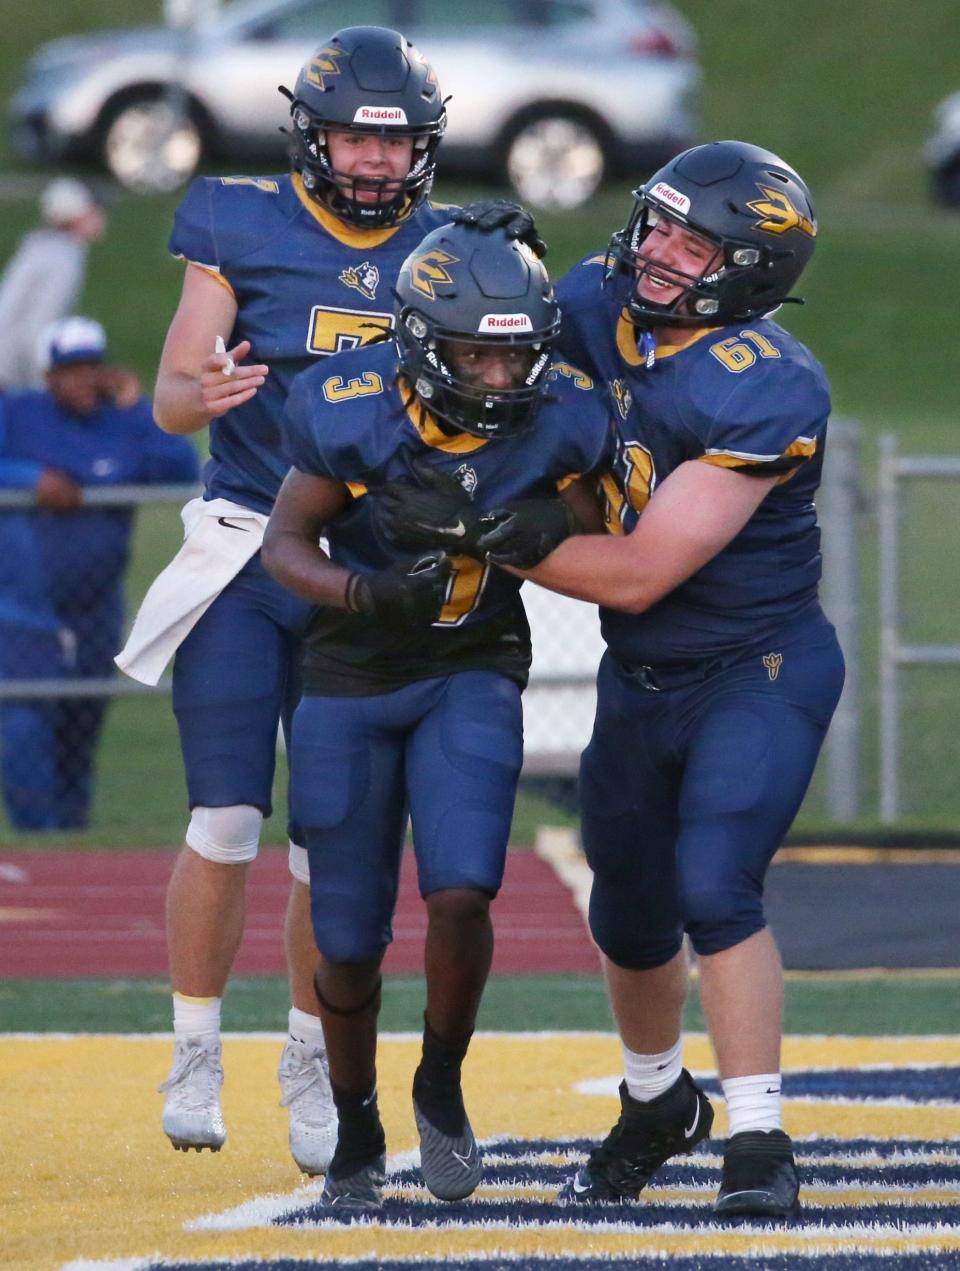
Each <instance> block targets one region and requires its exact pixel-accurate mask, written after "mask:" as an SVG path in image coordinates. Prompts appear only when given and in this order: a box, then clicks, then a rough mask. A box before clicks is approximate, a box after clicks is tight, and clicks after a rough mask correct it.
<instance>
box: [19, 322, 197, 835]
mask: <svg viewBox="0 0 960 1271" xmlns="http://www.w3.org/2000/svg"><path fill="white" fill-rule="evenodd" d="M105 355H106V337H105V334H104V330H103V327H102V326H101V325H100V324H99V323H98V322H94V321H92V320H91V319H89V318H81V317H70V318H64V319H62V320H61V321H60V322H56V323H54V324H53V325H52V326H51V327H50V328H49V329H48V331H47V332H46V333H45V335H44V338H43V359H44V362H45V364H46V367H47V370H46V387H45V388H44V389H40V390H31V391H26V392H19V393H10V394H7V395H6V396H2V397H0V488H2V489H21V490H32V491H33V492H34V496H35V500H36V508H30V509H20V508H17V509H8V510H0V679H2V680H6V681H10V680H34V679H43V680H49V679H58V678H71V679H73V678H91V677H93V678H98V677H105V676H109V675H112V674H113V671H114V666H113V655H114V653H115V652H116V650H117V648H118V647H119V645H120V638H121V627H122V623H123V614H124V588H123V578H124V574H125V572H126V568H127V562H128V559H129V548H130V531H131V528H132V525H133V515H134V509H133V507H101V508H98V507H91V508H85V507H84V506H83V505H84V493H85V490H87V489H90V488H93V487H97V486H111V485H127V484H130V485H140V484H146V483H151V482H160V483H162V482H185V481H195V480H196V479H197V475H198V461H197V455H196V452H195V451H194V449H193V446H192V445H191V444H190V443H189V442H188V441H186V440H185V439H184V438H182V437H174V436H168V435H167V434H165V433H162V432H160V430H159V429H158V428H157V427H156V426H155V425H154V423H153V416H152V409H151V405H150V402H149V401H148V400H147V399H146V398H143V397H139V396H136V395H131V392H130V377H129V376H124V375H122V374H120V375H117V374H111V373H110V370H109V368H107V367H105V366H104V358H105ZM105 709H106V699H105V698H103V697H90V698H87V697H72V698H71V697H64V698H49V697H48V698H44V697H39V698H33V699H30V700H19V699H12V700H5V701H3V702H2V703H0V780H2V785H3V795H4V800H5V803H6V808H7V814H8V816H9V818H10V821H11V823H12V824H13V825H14V826H15V827H16V828H17V829H22V830H52V829H68V828H69V829H81V828H83V827H84V826H85V825H86V824H87V821H88V818H89V811H90V797H91V788H92V773H93V758H94V752H95V749H96V745H97V740H98V737H99V735H100V731H101V727H102V725H103V719H104V713H105Z"/></svg>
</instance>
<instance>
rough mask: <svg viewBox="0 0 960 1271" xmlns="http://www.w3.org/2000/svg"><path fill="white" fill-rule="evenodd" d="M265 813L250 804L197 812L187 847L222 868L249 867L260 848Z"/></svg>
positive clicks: (198, 810) (188, 833) (189, 832)
mask: <svg viewBox="0 0 960 1271" xmlns="http://www.w3.org/2000/svg"><path fill="white" fill-rule="evenodd" d="M262 825H263V813H262V812H261V811H260V809H259V808H254V807H251V806H250V804H248V803H238V804H236V805H235V806H234V807H230V808H194V809H193V811H192V812H191V813H190V824H189V825H188V826H187V834H186V839H187V846H188V847H192V848H193V850H194V851H195V852H196V853H197V855H198V856H202V857H203V858H204V859H205V860H208V861H216V862H217V863H218V864H220V865H246V864H249V862H250V861H252V860H255V859H256V856H257V848H258V847H259V845H260V827H261V826H262Z"/></svg>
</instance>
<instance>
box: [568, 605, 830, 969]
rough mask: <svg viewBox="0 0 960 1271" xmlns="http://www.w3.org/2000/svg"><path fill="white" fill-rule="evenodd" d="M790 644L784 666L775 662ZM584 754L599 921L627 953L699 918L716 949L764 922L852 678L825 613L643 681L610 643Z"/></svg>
mask: <svg viewBox="0 0 960 1271" xmlns="http://www.w3.org/2000/svg"><path fill="white" fill-rule="evenodd" d="M765 652H771V653H779V654H780V656H781V657H782V662H781V663H780V665H779V667H777V666H775V665H774V666H767V665H765V664H764V661H763V655H764V653H765ZM597 687H598V701H597V716H596V722H595V725H594V732H593V737H592V739H591V741H590V744H589V745H588V747H587V749H586V750H585V751H584V754H583V758H582V761H581V767H580V795H581V809H582V826H583V828H582V832H583V844H584V850H585V852H586V855H587V859H588V861H589V863H590V866H591V868H592V870H593V872H594V882H593V889H592V892H591V897H590V929H591V931H592V933H593V936H594V939H595V940H596V941H597V944H598V945H599V946H600V948H601V949H602V950H603V952H604V953H605V954H606V955H607V957H608V958H609V959H610V960H611V961H612V962H614V963H615V964H616V965H618V966H621V967H626V968H632V969H640V968H649V967H656V966H661V965H662V964H664V963H665V962H668V961H669V960H670V959H671V958H672V957H673V956H674V955H675V954H676V953H677V952H678V951H679V949H680V946H681V943H682V938H683V933H684V931H686V932H689V935H690V939H691V942H692V944H693V947H694V949H695V950H696V951H697V953H700V954H710V953H718V952H720V951H721V950H723V949H728V948H731V947H732V946H733V945H736V944H739V943H740V942H741V941H743V940H746V939H747V938H748V937H749V936H751V935H753V934H754V933H756V932H757V931H760V930H762V928H763V927H764V925H765V923H764V916H763V880H764V875H765V873H766V869H767V866H768V865H769V863H770V860H771V858H772V857H773V855H774V853H775V852H776V850H777V848H778V847H779V846H780V844H781V842H782V841H783V838H784V835H785V834H786V832H787V830H788V828H789V827H790V824H791V822H792V821H793V819H794V817H795V816H796V813H797V811H798V809H799V807H800V804H801V802H802V800H803V796H804V793H805V792H806V789H807V786H808V785H809V783H810V778H811V776H812V775H813V769H814V765H815V763H816V760H817V755H818V753H819V750H820V746H821V743H822V742H823V738H824V735H825V734H826V731H827V726H828V724H829V723H830V718H831V716H832V714H833V711H834V709H835V707H836V704H837V701H838V700H839V697H840V691H841V688H842V687H843V656H842V654H841V652H840V647H839V645H838V644H837V640H836V635H835V633H834V631H833V628H832V627H831V626H830V625H829V624H827V623H825V622H821V623H818V624H816V625H815V626H812V627H810V626H807V627H806V628H805V629H803V630H801V631H799V632H796V633H791V635H790V636H789V637H784V636H781V638H780V640H779V641H773V642H772V643H771V644H770V647H769V650H762V651H760V652H757V653H754V654H751V655H750V656H749V657H745V658H743V659H742V660H740V661H738V662H735V663H734V664H733V665H731V666H727V667H726V668H725V669H724V670H722V671H720V672H717V673H715V674H713V675H711V676H710V677H709V678H707V679H706V680H703V681H702V682H700V683H697V684H694V685H686V686H683V687H679V688H673V689H667V690H664V691H661V692H657V691H655V690H651V689H649V688H644V687H643V686H642V685H641V684H639V683H637V682H636V680H634V679H632V678H631V677H630V676H629V675H628V674H627V672H626V671H625V670H624V669H623V667H621V666H620V665H619V664H618V663H617V662H616V661H615V660H614V658H613V657H612V656H611V655H610V654H609V653H607V654H606V655H605V656H604V659H603V661H602V663H601V666H600V672H599V678H598V685H597Z"/></svg>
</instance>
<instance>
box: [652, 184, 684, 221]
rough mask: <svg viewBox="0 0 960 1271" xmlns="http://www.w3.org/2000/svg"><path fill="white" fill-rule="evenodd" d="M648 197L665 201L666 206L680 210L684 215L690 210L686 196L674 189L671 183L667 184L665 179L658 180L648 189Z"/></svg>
mask: <svg viewBox="0 0 960 1271" xmlns="http://www.w3.org/2000/svg"><path fill="white" fill-rule="evenodd" d="M650 197H651V198H652V199H657V200H659V202H661V203H666V205H667V206H668V207H672V208H674V209H675V210H676V211H678V212H682V213H683V214H684V216H686V214H687V212H689V211H690V200H689V199H688V198H687V196H686V195H685V194H681V193H680V191H679V190H675V189H674V188H673V186H672V185H667V183H666V181H658V182H657V184H656V185H655V186H654V187H653V189H652V190H651V191H650Z"/></svg>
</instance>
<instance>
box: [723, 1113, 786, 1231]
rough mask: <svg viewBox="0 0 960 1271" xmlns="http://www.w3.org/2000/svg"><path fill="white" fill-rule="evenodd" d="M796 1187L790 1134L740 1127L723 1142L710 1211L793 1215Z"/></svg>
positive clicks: (741, 1215) (736, 1215)
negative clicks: (718, 1185) (719, 1173)
mask: <svg viewBox="0 0 960 1271" xmlns="http://www.w3.org/2000/svg"><path fill="white" fill-rule="evenodd" d="M799 1191H800V1176H799V1174H798V1173H797V1166H796V1162H795V1161H794V1159H793V1143H792V1142H791V1140H790V1136H789V1135H788V1134H784V1132H783V1131H782V1130H744V1131H743V1133H741V1134H735V1135H734V1136H733V1138H732V1139H730V1141H729V1142H728V1143H727V1147H726V1150H725V1152H724V1154H723V1174H722V1176H721V1180H720V1192H719V1194H718V1196H717V1199H716V1200H715V1201H714V1205H713V1212H714V1213H715V1214H716V1215H717V1216H718V1217H720V1218H744V1217H753V1218H793V1217H794V1216H795V1215H796V1214H797V1213H799V1211H800V1202H799V1200H798V1194H799Z"/></svg>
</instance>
